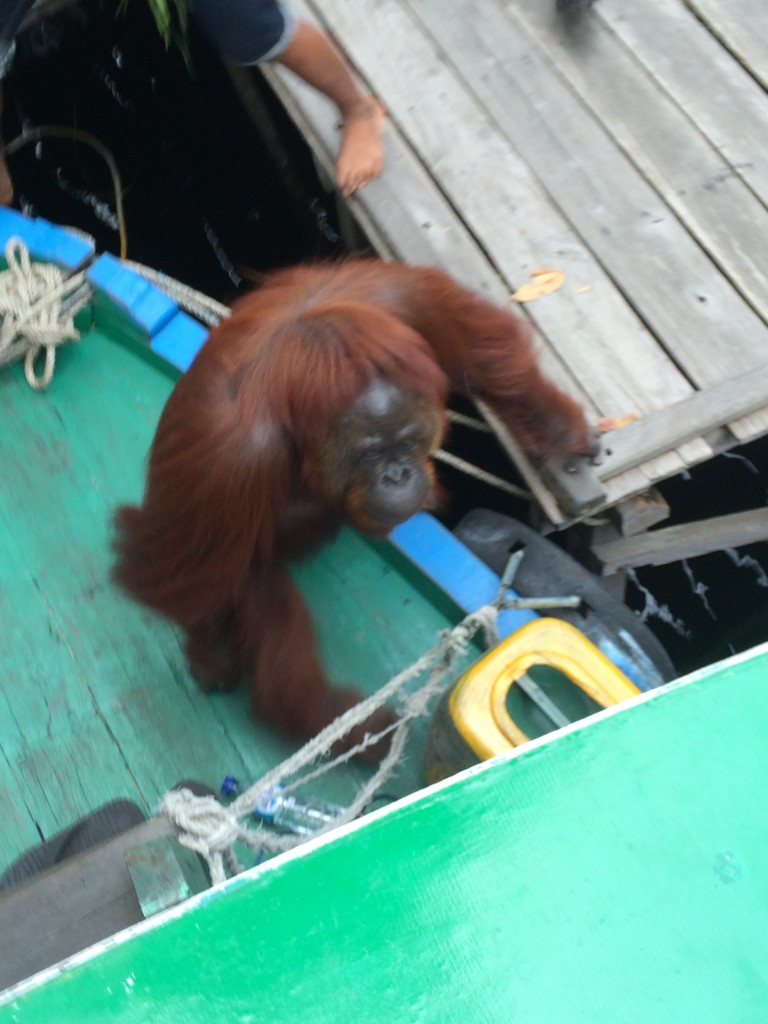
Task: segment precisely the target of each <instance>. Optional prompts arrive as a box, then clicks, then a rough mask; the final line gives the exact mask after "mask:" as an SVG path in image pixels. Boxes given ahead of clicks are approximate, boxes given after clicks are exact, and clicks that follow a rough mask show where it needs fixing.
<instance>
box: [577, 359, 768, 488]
mask: <svg viewBox="0 0 768 1024" xmlns="http://www.w3.org/2000/svg"><path fill="white" fill-rule="evenodd" d="M766 403H768V366H767V365H763V366H762V367H760V368H759V369H758V370H757V371H755V372H750V373H744V374H740V375H739V376H737V377H731V378H729V379H727V380H725V381H724V382H723V383H722V384H719V385H717V386H716V387H712V388H710V389H709V390H708V391H699V392H697V393H696V394H695V395H692V396H691V397H690V398H686V399H684V400H683V401H682V402H676V403H674V404H672V405H669V406H667V407H666V408H665V409H660V410H659V411H658V412H655V413H651V414H650V415H648V416H644V417H643V418H642V420H636V421H635V422H634V423H629V424H627V426H625V427H620V428H618V429H617V430H614V431H612V432H611V433H610V435H608V437H607V438H606V440H605V446H604V458H603V462H602V464H601V465H600V466H598V467H597V475H598V476H599V477H600V479H601V480H606V479H608V478H609V477H611V476H615V475H617V474H618V473H623V472H624V471H625V470H627V469H631V468H632V467H633V466H638V465H640V464H642V463H644V462H645V461H646V460H647V459H650V458H652V457H653V456H654V455H657V454H659V453H660V452H662V451H664V450H665V449H666V448H668V447H669V446H670V445H677V444H682V443H683V442H684V441H686V440H687V439H688V438H691V437H698V436H701V435H705V434H708V433H710V432H711V431H713V430H714V429H715V428H716V427H719V426H721V425H722V424H724V423H729V422H731V421H732V420H733V419H735V418H736V417H737V416H741V415H745V414H746V413H748V412H749V411H750V410H752V409H761V408H762V407H764V406H765V405H766Z"/></svg>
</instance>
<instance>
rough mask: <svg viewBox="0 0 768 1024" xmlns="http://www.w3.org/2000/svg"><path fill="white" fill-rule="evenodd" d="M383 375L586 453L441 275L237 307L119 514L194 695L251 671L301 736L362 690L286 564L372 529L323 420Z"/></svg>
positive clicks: (334, 276) (193, 374)
mask: <svg viewBox="0 0 768 1024" xmlns="http://www.w3.org/2000/svg"><path fill="white" fill-rule="evenodd" d="M374 377H383V378H385V379H387V380H389V381H391V382H393V383H395V384H397V385H399V386H401V387H403V388H405V389H408V390H416V391H418V392H419V393H420V394H422V395H424V396H426V398H427V399H428V401H429V403H430V405H431V406H432V407H433V408H435V409H437V410H439V414H440V417H441V418H442V416H443V413H444V408H445V399H446V396H447V393H448V391H450V390H455V391H459V392H467V391H471V392H472V394H474V395H475V396H477V397H478V398H482V399H484V400H485V401H486V402H487V403H488V404H489V405H490V406H491V407H492V408H493V409H494V410H495V412H496V413H497V414H498V415H499V416H500V418H501V419H502V420H503V421H504V422H505V423H506V424H507V426H508V427H509V428H510V429H511V430H512V431H513V433H514V434H515V435H516V437H517V438H518V440H519V441H520V442H521V443H522V444H523V445H524V446H525V447H526V448H527V449H528V450H529V451H530V452H532V453H534V454H537V455H543V456H546V455H553V454H567V453H576V454H580V453H584V454H588V453H589V451H590V446H591V435H590V431H589V429H588V427H587V424H586V422H585V419H584V416H583V413H582V411H581V409H580V408H579V406H578V405H577V404H576V403H575V402H573V401H572V400H571V399H570V398H568V397H567V396H566V395H564V394H563V393H562V392H560V391H559V390H558V389H557V388H555V387H554V385H553V384H552V383H551V382H549V381H548V380H546V379H545V378H544V377H542V375H541V373H540V371H539V369H538V367H537V364H536V359H535V356H534V352H533V348H532V346H531V343H530V340H529V335H528V330H527V327H526V326H525V324H524V323H523V322H522V321H521V320H520V319H518V318H517V317H515V316H513V315H512V314H511V313H510V312H506V311H504V310H501V309H498V308H496V307H495V306H493V305H490V304H489V303H487V302H485V301H483V300H482V299H480V298H478V297H477V296H475V295H473V294H472V293H470V292H468V291H467V290H466V289H464V288H462V287H461V286H460V285H459V284H457V283H456V282H455V281H453V280H452V279H451V278H450V277H448V276H447V275H446V274H444V273H442V272H441V271H438V270H434V269H427V268H414V267H408V266H405V265H402V264H397V263H384V262H382V261H379V260H373V259H372V260H349V261H347V262H344V263H341V264H334V265H320V266H299V267H296V268H293V269H289V270H285V271H280V272H278V273H275V274H273V275H272V276H271V277H269V278H268V279H267V281H266V283H265V284H264V285H263V286H262V287H260V288H259V289H258V290H256V291H255V292H254V293H252V294H251V295H248V296H247V297H245V298H243V299H241V300H239V301H238V302H237V303H236V304H235V306H234V308H233V310H232V315H231V316H230V317H229V318H228V319H226V320H224V321H223V322H222V323H221V324H220V325H219V326H218V327H217V328H215V329H214V330H213V331H212V332H211V335H210V338H209V339H208V341H207V342H206V344H205V345H204V346H203V348H202V350H201V351H200V353H199V355H198V356H197V358H196V359H195V361H194V363H193V365H192V366H191V367H190V369H189V371H188V372H187V373H186V374H185V376H184V377H182V378H181V379H180V380H179V382H178V384H177V385H176V387H175V389H174V391H173V393H172V394H171V396H170V398H169V400H168V403H167V405H166V407H165V409H164V410H163V413H162V416H161V418H160V422H159V425H158V428H157V433H156V436H155V439H154V442H153V445H152V449H151V452H150V458H149V470H148V478H147V488H146V493H145V497H144V501H143V504H142V505H141V507H126V508H122V509H120V510H119V512H118V515H117V528H118V539H117V552H118V561H117V565H116V568H115V577H116V579H117V581H118V582H119V583H120V584H121V585H122V586H123V587H125V589H126V590H127V591H128V592H129V593H130V594H131V595H132V596H133V597H134V598H136V599H137V600H138V601H141V602H143V603H144V604H147V605H149V606H150V607H152V608H154V609H156V610H157V611H158V612H160V613H161V614H163V615H165V616H167V617H168V618H170V619H172V620H173V621H175V622H177V623H178V624H180V625H181V626H182V627H183V629H184V630H185V631H186V635H187V655H188V659H189V664H190V669H191V671H192V672H193V674H195V675H196V676H197V677H198V679H199V680H200V682H201V685H203V686H204V687H212V686H214V685H222V686H226V685H234V683H235V682H236V681H237V680H238V678H239V677H240V676H241V675H247V676H248V677H249V679H250V687H251V696H252V707H253V711H254V714H256V715H257V716H259V717H262V718H264V719H266V720H268V721H270V722H272V723H273V724H275V725H277V726H278V727H279V728H281V729H283V730H284V731H286V732H288V733H289V734H291V735H294V736H296V737H300V738H304V737H308V736H310V735H312V734H314V733H315V732H316V731H318V730H319V729H320V728H322V727H323V726H325V725H326V724H327V723H328V722H329V721H331V720H332V719H333V718H334V717H335V716H336V715H337V714H339V713H340V712H341V711H343V710H345V709H346V708H347V707H349V706H350V705H351V704H352V703H354V701H355V700H356V699H358V695H357V694H356V692H355V691H341V690H338V689H334V688H329V687H328V686H327V684H326V682H325V679H324V676H323V672H322V669H321V666H320V664H319V661H318V657H317V653H316V650H315V646H314V644H313V643H312V642H311V639H310V637H311V626H310V622H309V617H308V613H307V611H306V608H305V606H304V604H303V602H302V600H301V597H300V596H299V594H298V592H297V590H296V588H295V587H294V585H293V583H292V582H291V580H290V577H289V575H288V572H287V571H286V567H285V562H286V559H289V558H296V557H301V556H302V555H303V554H306V553H307V552H308V551H310V550H311V549H313V548H315V547H317V546H318V545H320V544H322V543H323V542H325V541H326V540H328V539H330V537H332V536H333V534H334V533H335V532H336V531H337V530H338V528H339V527H340V526H341V525H342V523H343V522H344V521H345V520H346V521H351V522H352V525H356V526H357V527H358V528H360V529H362V530H363V531H365V532H371V530H372V529H373V527H372V526H371V523H370V522H368V521H363V522H359V521H358V522H356V521H355V501H356V500H357V499H356V498H355V497H354V496H352V497H350V499H349V501H348V503H345V502H344V501H341V500H340V499H339V497H338V494H337V491H338V483H337V482H334V483H333V484H332V485H331V484H330V483H328V482H327V479H326V477H327V475H328V474H327V472H325V473H324V472H321V471H320V469H319V467H320V466H321V463H322V462H323V455H324V450H323V445H324V441H325V438H326V435H327V433H328V430H329V427H330V424H331V423H332V422H333V421H334V419H335V418H336V417H337V416H338V415H339V414H340V413H341V412H343V411H344V410H345V409H347V408H349V407H350V405H352V403H353V402H354V401H355V399H356V398H357V396H358V395H359V394H360V392H361V391H362V390H363V388H364V387H365V386H366V385H367V384H368V383H369V382H370V381H371V380H372V379H373V378H374ZM437 442H439V437H438V438H436V443H437ZM325 461H326V465H327V459H326V460H325ZM430 472H431V469H430ZM329 492H330V493H329ZM376 724H377V723H373V725H374V726H375V725H376ZM358 738H359V734H358V735H356V736H354V737H353V740H354V739H358Z"/></svg>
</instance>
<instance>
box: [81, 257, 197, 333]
mask: <svg viewBox="0 0 768 1024" xmlns="http://www.w3.org/2000/svg"><path fill="white" fill-rule="evenodd" d="M87 276H88V281H89V282H90V284H91V286H92V287H93V288H98V289H99V290H100V291H102V292H103V293H104V294H105V295H107V296H108V297H109V298H110V299H111V300H112V301H113V302H114V303H115V305H117V306H118V307H120V308H121V309H122V310H123V311H124V312H125V313H127V314H128V315H129V316H130V317H131V319H132V320H133V321H134V322H135V323H136V324H138V325H139V326H140V327H141V328H143V329H144V330H145V331H146V332H147V334H148V336H149V337H150V338H153V337H154V336H155V335H156V334H157V333H158V332H159V331H160V330H162V328H163V327H165V325H166V324H167V323H169V321H170V320H171V319H172V318H173V317H174V316H176V314H177V313H178V312H179V307H178V305H177V304H176V303H175V302H174V301H173V299H171V298H169V297H168V296H167V295H166V294H165V293H164V292H161V291H160V289H159V288H156V287H155V286H154V285H152V284H150V283H149V281H147V280H145V279H144V278H143V277H141V275H140V274H137V273H136V271H135V270H132V269H131V268H130V267H126V266H125V265H124V264H123V263H121V262H120V260H119V259H117V258H116V257H115V256H111V255H110V254H109V253H104V254H103V255H101V256H99V258H98V259H97V260H95V262H94V263H93V264H92V265H91V266H90V267H89V268H88V275H87Z"/></svg>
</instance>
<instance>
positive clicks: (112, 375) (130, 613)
mask: <svg viewBox="0 0 768 1024" xmlns="http://www.w3.org/2000/svg"><path fill="white" fill-rule="evenodd" d="M114 333H115V332H114V331H112V332H111V334H110V337H113V336H114ZM171 387H172V379H171V378H170V377H169V376H168V375H166V374H165V373H164V372H162V371H161V370H160V369H158V367H157V366H156V365H151V364H150V363H149V362H147V361H145V360H143V359H140V358H138V357H137V355H136V354H135V352H134V351H132V350H131V349H130V348H127V347H125V346H123V345H120V344H116V343H114V342H113V341H109V340H108V339H107V338H106V336H105V335H104V334H102V333H101V331H100V330H97V329H95V328H93V329H92V330H91V331H90V332H89V333H88V334H87V335H86V336H85V338H84V340H83V341H82V342H81V343H80V344H79V345H77V346H69V347H67V348H66V349H65V350H64V351H63V352H62V353H61V354H60V356H59V363H58V370H57V374H56V378H55V380H54V383H53V384H52V386H51V388H50V390H49V391H48V392H47V393H45V394H35V393H33V392H32V391H30V390H29V388H28V387H27V385H26V383H25V381H24V378H23V374H22V373H21V369H20V367H19V366H15V367H12V368H10V369H8V368H6V369H4V370H3V371H2V372H0V871H2V869H3V868H4V867H5V866H7V864H8V863H9V862H10V861H11V860H13V859H14V857H15V856H17V855H18V854H19V853H20V852H21V851H22V850H24V849H25V848H26V847H27V846H29V845H30V844H34V843H37V842H39V840H40V838H41V837H42V838H46V837H49V836H50V835H51V834H53V833H55V832H56V831H58V830H59V829H61V828H63V827H65V826H67V825H69V824H71V823H72V822H73V821H75V820H77V819H78V818H79V817H81V816H82V815H83V814H85V813H87V812H88V811H90V810H93V809H94V808H95V807H97V806H99V805H100V804H102V803H104V802H106V801H108V800H112V799H115V798H117V797H128V798H130V799H133V800H135V801H136V802H138V803H139V804H141V805H142V806H143V807H144V808H145V809H146V810H147V811H151V810H152V809H153V808H154V806H155V805H156V803H157V800H158V799H159V798H160V797H161V796H162V794H163V793H165V792H166V791H167V790H168V788H170V787H171V786H172V785H174V783H176V782H177V781H179V780H181V779H183V778H187V779H189V778H195V779H200V780H201V781H203V782H206V783H207V784H209V785H211V786H214V787H218V785H219V783H220V782H221V780H222V779H223V778H224V776H225V775H229V774H231V775H235V776H237V777H238V778H239V779H240V780H242V781H243V782H244V783H250V782H252V781H254V780H255V779H256V778H258V777H259V776H260V775H261V774H262V773H263V772H264V771H265V770H266V769H268V768H270V767H272V766H273V765H275V764H276V763H278V762H279V761H281V760H282V759H283V758H284V757H286V756H287V755H288V754H289V753H290V752H291V751H292V749H293V747H292V746H290V745H289V744H287V743H286V742H285V741H283V740H282V739H280V738H279V737H276V736H274V735H271V734H270V733H269V732H268V731H267V730H265V729H264V728H261V727H259V726H257V725H256V724H255V723H254V722H253V721H252V720H251V719H250V718H249V715H248V712H247V699H246V694H245V693H244V692H242V691H240V692H237V693H235V694H231V695H216V696H206V695H203V694H201V693H199V692H198V691H197V689H196V687H195V685H194V683H193V682H192V681H191V680H190V679H189V678H188V677H187V675H186V673H185V668H184V661H183V657H182V654H181V651H180V647H179V642H178V638H177V636H176V634H175V633H174V631H173V630H172V629H171V628H170V627H169V626H168V625H166V624H165V623H163V622H161V621H159V620H158V619H157V618H156V617H155V616H154V615H152V614H151V613H148V612H145V611H144V610H142V609H140V608H138V607H137V606H135V605H133V604H132V603H131V602H129V601H128V600H127V599H125V598H123V596H122V595H121V594H119V593H118V592H116V590H115V589H114V588H113V586H112V585H111V583H110V581H109V578H108V574H109V567H110V553H109V545H110V521H111V516H112V513H113V510H114V509H115V507H116V506H117V505H118V504H120V503H122V502H125V501H135V500H137V499H139V498H140V495H141V491H142V480H143V469H144V460H145V456H146V452H147V449H148V446H149V443H150V440H151V437H152V433H153V429H154V425H155V423H156V421H157V417H158V414H159V412H160V409H161V408H162V405H163V403H164V402H165V399H166V397H167V395H168V393H169V391H170V389H171ZM386 554H387V549H386V547H383V546H379V547H376V548H374V547H373V546H371V545H369V544H368V543H366V542H365V541H363V540H362V539H361V538H359V537H358V536H356V535H353V534H352V533H346V534H343V535H342V536H341V537H340V538H339V540H338V541H337V542H336V544H335V545H333V546H332V547H331V548H328V549H326V550H325V551H324V552H322V553H321V555H320V556H318V557H317V558H316V559H314V560H313V561H312V562H311V563H309V564H307V565H305V566H302V567H301V569H300V571H298V573H297V575H298V578H299V581H300V584H301V586H302V588H303V589H304V591H305V594H306V596H307V599H308V601H309V602H310V605H311V607H312V609H313V613H314V615H315V617H316V624H317V630H318V633H319V636H320V638H321V648H322V651H323V655H324V658H325V661H326V664H327V667H328V670H329V674H330V675H331V677H332V678H334V679H335V680H337V681H339V682H347V683H350V682H355V683H357V684H359V685H361V686H362V687H363V688H364V689H366V690H368V691H372V690H374V689H375V688H376V687H378V686H380V685H381V684H382V683H384V682H385V681H386V680H387V679H389V678H390V676H391V675H393V674H394V673H396V672H398V671H400V670H401V669H402V668H404V667H405V666H406V665H408V664H409V663H410V662H411V661H412V660H413V659H414V658H415V657H417V656H418V655H419V654H421V653H423V652H424V651H425V650H426V649H428V648H429V647H431V646H432V643H433V642H434V639H435V632H436V630H437V629H440V628H444V627H445V626H446V625H448V624H452V623H450V622H449V620H448V619H447V618H446V616H445V614H444V612H445V609H443V611H440V610H438V609H437V608H436V607H435V606H434V604H433V602H432V600H427V599H426V598H425V597H424V596H422V593H421V592H420V590H418V589H416V588H415V586H414V585H413V584H412V583H410V582H408V581H407V580H406V578H405V577H404V575H403V574H402V573H401V572H400V571H398V570H396V569H395V568H393V564H392V562H391V561H390V559H389V557H388V556H387V557H385V555H386ZM360 770H361V769H355V770H354V771H353V772H352V773H351V776H350V778H349V779H346V780H341V781H339V780H336V781H334V782H329V783H326V784H325V788H324V789H323V793H324V794H325V795H326V796H333V797H334V798H336V799H339V800H343V799H344V797H345V794H346V793H347V792H348V791H349V792H351V781H352V780H353V779H354V778H355V777H356V776H357V773H359V772H360ZM420 773H421V766H420V763H419V758H418V743H414V753H413V755H412V757H411V758H410V760H409V761H408V763H407V764H405V765H404V766H403V768H402V771H401V773H400V775H399V776H398V778H397V779H396V780H395V782H394V784H393V786H389V787H388V789H390V790H394V792H395V793H403V792H407V791H410V790H412V789H413V788H414V787H416V786H417V785H420V784H421V774H420ZM328 786H330V789H331V791H330V792H329V791H328Z"/></svg>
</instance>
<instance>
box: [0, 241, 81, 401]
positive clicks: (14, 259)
mask: <svg viewBox="0 0 768 1024" xmlns="http://www.w3.org/2000/svg"><path fill="white" fill-rule="evenodd" d="M5 258H6V262H7V264H8V269H7V270H4V271H2V273H0V317H2V324H0V366H3V365H7V364H10V363H14V362H17V361H19V360H23V361H24V376H25V377H26V379H27V383H28V384H29V386H30V387H31V388H33V389H34V390H35V391H44V390H45V388H47V387H48V385H49V384H50V383H51V381H52V380H53V374H54V371H55V368H56V350H57V348H59V346H61V345H63V344H64V343H65V342H67V341H77V340H79V338H80V332H79V331H78V330H77V328H76V327H75V323H74V319H75V316H76V314H77V313H78V312H79V311H80V310H81V309H82V308H83V306H84V305H85V304H86V302H87V301H88V299H89V298H90V294H91V291H90V288H89V287H88V285H87V284H86V279H85V272H80V273H77V274H73V275H71V276H70V277H65V274H64V272H63V271H62V270H61V269H60V268H59V267H57V266H54V265H53V264H52V263H33V262H32V260H31V259H30V256H29V250H28V249H27V247H26V245H25V244H24V243H23V242H22V240H21V239H20V238H17V237H13V238H9V239H8V242H7V243H6V246H5ZM43 352H44V353H45V361H44V363H43V368H42V371H41V372H40V373H37V372H36V370H35V363H36V361H37V358H38V356H39V355H40V354H41V353H43Z"/></svg>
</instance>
